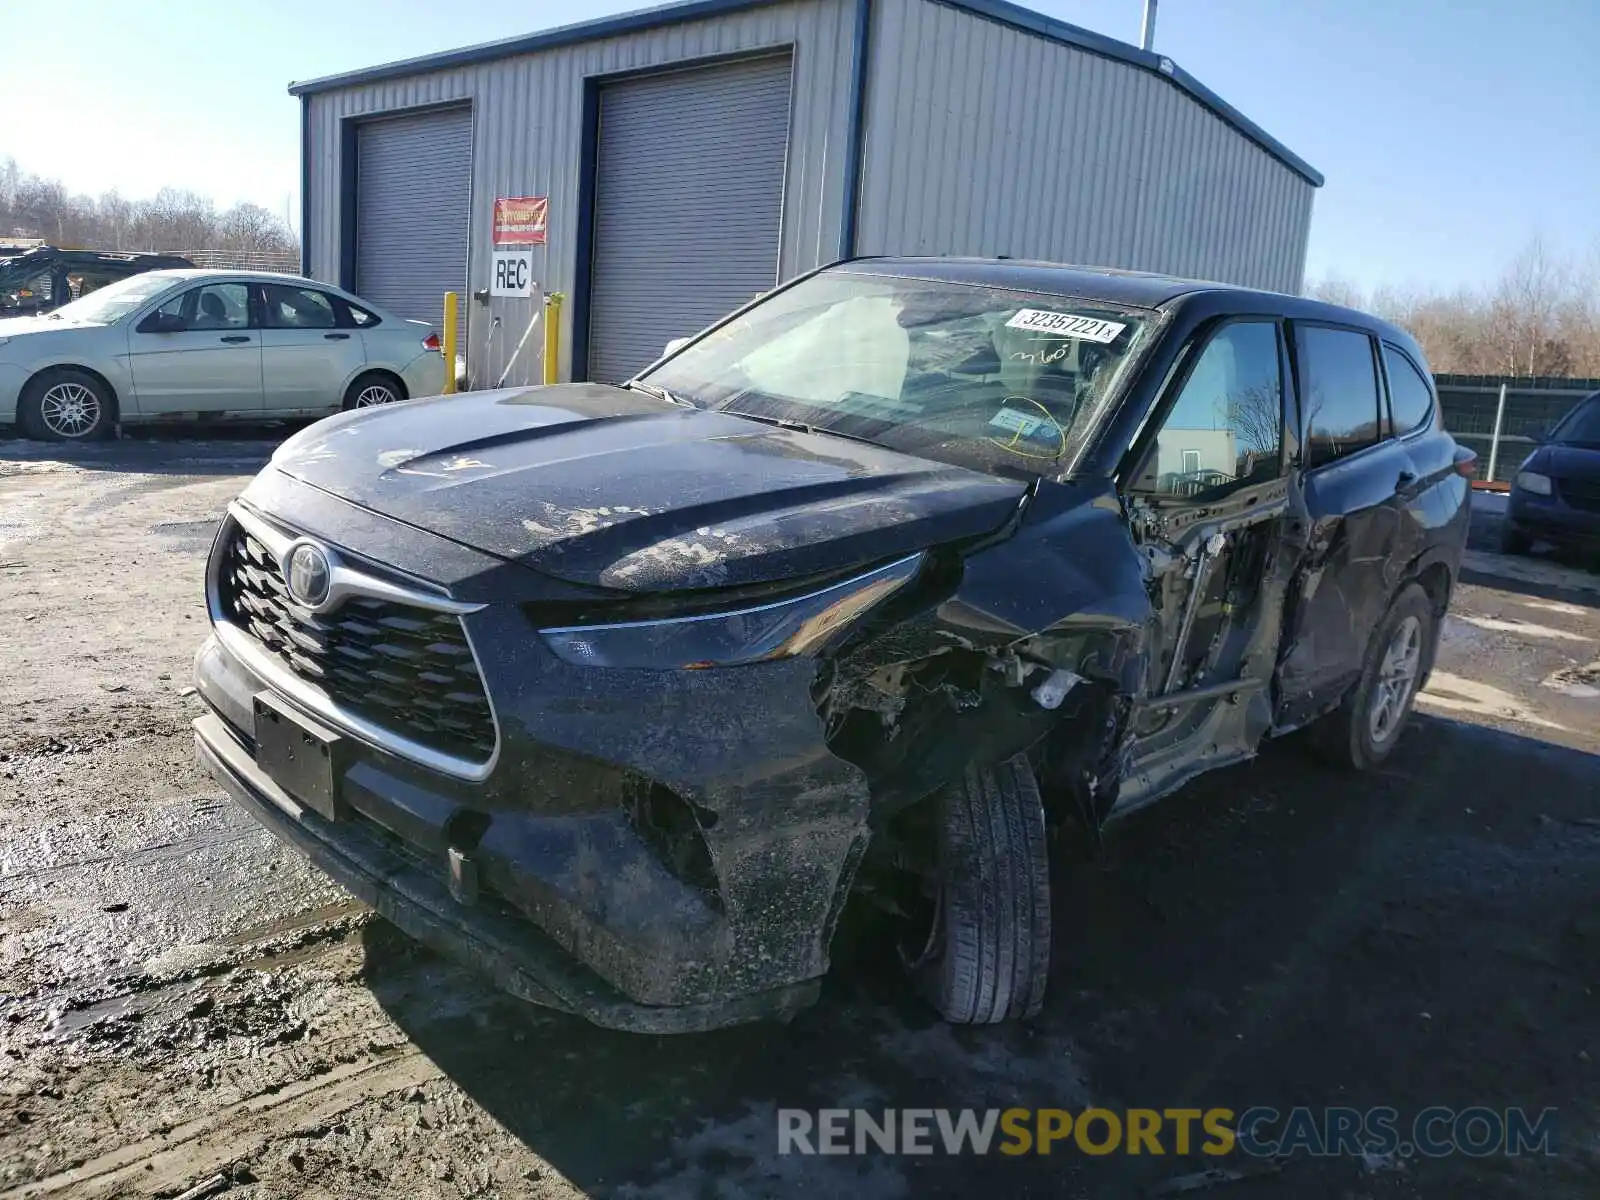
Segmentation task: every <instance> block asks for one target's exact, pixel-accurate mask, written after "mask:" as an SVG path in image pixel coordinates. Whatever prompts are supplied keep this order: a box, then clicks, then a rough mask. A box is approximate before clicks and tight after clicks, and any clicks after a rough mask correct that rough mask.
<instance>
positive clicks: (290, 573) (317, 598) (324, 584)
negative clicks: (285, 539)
mask: <svg viewBox="0 0 1600 1200" xmlns="http://www.w3.org/2000/svg"><path fill="white" fill-rule="evenodd" d="M283 578H284V582H285V583H287V584H288V586H289V596H290V598H291V599H292V600H293V601H294V602H295V603H296V604H301V605H304V606H305V607H306V608H320V607H321V606H322V605H324V604H326V603H327V602H328V591H329V589H330V588H331V587H332V585H333V566H332V564H331V563H329V561H328V552H327V551H326V550H324V549H323V548H322V547H321V546H318V545H317V544H316V543H315V542H300V543H298V544H297V545H295V546H293V547H291V548H290V550H289V553H288V555H287V556H285V558H284V560H283Z"/></svg>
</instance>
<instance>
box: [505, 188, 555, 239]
mask: <svg viewBox="0 0 1600 1200" xmlns="http://www.w3.org/2000/svg"><path fill="white" fill-rule="evenodd" d="M549 215H550V198H549V197H548V196H497V197H496V198H495V202H494V244H495V245H496V246H542V245H544V227H545V221H546V219H547V218H548V217H549Z"/></svg>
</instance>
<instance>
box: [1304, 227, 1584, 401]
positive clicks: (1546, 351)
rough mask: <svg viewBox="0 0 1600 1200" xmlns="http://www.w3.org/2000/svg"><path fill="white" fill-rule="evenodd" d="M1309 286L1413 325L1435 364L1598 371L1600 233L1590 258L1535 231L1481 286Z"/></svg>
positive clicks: (1451, 368)
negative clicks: (1366, 291) (1557, 248)
mask: <svg viewBox="0 0 1600 1200" xmlns="http://www.w3.org/2000/svg"><path fill="white" fill-rule="evenodd" d="M1306 294H1307V295H1309V296H1315V297H1317V298H1319V299H1325V300H1330V301H1333V302H1335V303H1341V304H1347V305H1349V306H1351V307H1355V308H1364V309H1366V310H1368V311H1370V312H1374V313H1377V314H1378V315H1379V316H1382V317H1385V318H1387V319H1388V320H1391V321H1393V322H1394V323H1395V324H1397V325H1400V326H1402V327H1404V328H1405V329H1408V330H1409V331H1410V332H1411V334H1412V336H1413V337H1415V338H1416V339H1417V341H1418V342H1419V343H1420V344H1421V346H1422V348H1423V351H1424V353H1426V354H1427V356H1428V361H1429V363H1430V364H1431V365H1432V367H1433V369H1434V370H1435V371H1440V372H1453V373H1460V374H1468V375H1511V376H1514V377H1518V376H1531V375H1558V376H1559V375H1568V374H1572V375H1579V376H1585V377H1600V241H1597V242H1596V244H1595V246H1594V247H1593V249H1592V250H1591V251H1590V253H1589V255H1588V256H1587V257H1586V258H1579V259H1572V258H1568V257H1565V256H1563V255H1561V254H1559V253H1556V252H1553V251H1551V250H1550V249H1549V248H1548V247H1547V246H1546V244H1545V243H1544V242H1543V241H1542V240H1541V239H1539V238H1537V237H1535V238H1532V239H1531V240H1530V241H1529V242H1528V243H1527V244H1526V245H1525V246H1524V247H1523V248H1522V250H1521V251H1520V252H1519V253H1518V254H1517V255H1516V256H1515V257H1514V258H1513V259H1512V260H1511V262H1510V263H1508V264H1507V266H1506V268H1505V270H1504V271H1503V272H1502V273H1501V275H1500V277H1499V278H1498V279H1496V280H1493V281H1492V282H1490V283H1488V284H1487V285H1486V286H1484V287H1482V288H1478V289H1473V288H1458V289H1456V290H1454V291H1440V290H1418V291H1408V290H1403V289H1397V288H1379V289H1378V290H1377V291H1375V292H1373V293H1372V295H1370V296H1365V295H1363V293H1362V292H1361V290H1360V289H1359V288H1358V287H1355V286H1354V285H1352V284H1350V283H1349V282H1348V281H1346V280H1343V279H1340V278H1338V277H1332V278H1329V279H1324V280H1320V281H1317V282H1314V283H1312V284H1310V285H1309V286H1308V287H1307V288H1306Z"/></svg>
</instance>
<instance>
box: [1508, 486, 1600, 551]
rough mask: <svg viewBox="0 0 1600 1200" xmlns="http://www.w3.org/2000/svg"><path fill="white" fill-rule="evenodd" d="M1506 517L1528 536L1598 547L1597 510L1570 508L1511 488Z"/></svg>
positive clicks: (1599, 521)
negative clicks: (1533, 497) (1534, 497)
mask: <svg viewBox="0 0 1600 1200" xmlns="http://www.w3.org/2000/svg"><path fill="white" fill-rule="evenodd" d="M1506 519H1507V520H1509V521H1510V522H1511V524H1512V526H1513V527H1514V528H1515V529H1517V530H1518V531H1520V532H1522V533H1525V534H1527V535H1528V536H1529V537H1535V538H1543V539H1544V540H1545V541H1548V542H1556V543H1559V544H1560V545H1563V546H1575V547H1583V548H1591V549H1592V548H1600V513H1594V512H1586V511H1584V510H1582V509H1577V508H1572V507H1571V506H1569V505H1567V504H1564V503H1562V502H1560V501H1556V500H1553V499H1551V500H1534V499H1531V498H1529V497H1528V496H1526V495H1525V494H1523V493H1521V492H1518V491H1513V492H1512V493H1511V502H1510V504H1509V505H1508V506H1507V508H1506Z"/></svg>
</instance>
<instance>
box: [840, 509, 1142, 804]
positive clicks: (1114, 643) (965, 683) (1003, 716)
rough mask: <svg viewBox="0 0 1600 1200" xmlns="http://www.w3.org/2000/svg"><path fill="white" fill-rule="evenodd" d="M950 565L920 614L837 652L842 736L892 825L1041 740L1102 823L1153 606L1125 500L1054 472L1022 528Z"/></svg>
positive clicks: (1052, 766) (1057, 790)
mask: <svg viewBox="0 0 1600 1200" xmlns="http://www.w3.org/2000/svg"><path fill="white" fill-rule="evenodd" d="M948 572H949V582H948V583H947V584H946V585H945V586H944V587H943V588H942V589H941V590H939V592H938V593H937V594H936V597H935V598H934V599H932V600H931V601H930V603H928V605H927V607H926V608H924V609H923V610H922V611H920V612H919V613H917V614H916V615H915V616H914V617H912V618H910V619H905V620H901V621H899V622H897V623H895V624H893V625H892V626H890V627H888V628H886V629H885V630H883V631H882V632H881V633H879V634H877V635H876V636H874V635H872V634H871V633H864V634H863V636H861V637H859V638H858V639H856V640H855V641H853V642H852V643H851V644H850V645H849V646H847V647H846V648H845V649H844V650H843V651H842V652H841V653H840V654H839V655H838V656H837V657H836V658H834V659H833V660H831V661H829V662H828V663H826V664H825V666H824V671H823V673H822V675H821V676H819V684H820V685H821V691H820V694H819V697H818V707H819V711H820V712H821V713H822V714H823V716H824V719H825V721H826V722H827V726H828V730H829V745H830V747H831V748H832V749H833V750H834V752H835V753H837V754H839V755H841V756H842V757H844V758H846V759H848V760H850V761H851V762H854V763H856V764H857V765H858V766H860V767H861V768H862V769H863V770H864V771H865V772H866V775H867V777H868V779H869V780H870V781H871V784H872V795H873V813H874V820H875V822H876V823H878V824H880V825H881V824H882V823H883V822H885V821H887V820H888V819H889V818H891V817H892V816H893V815H894V814H895V813H897V812H899V811H900V810H901V809H903V808H905V807H907V806H909V805H911V804H915V803H916V802H917V801H919V800H922V799H924V798H925V797H927V796H928V795H930V794H931V793H933V792H935V791H937V790H938V789H939V788H941V787H943V786H944V785H945V784H947V783H949V782H950V781H951V780H952V779H954V778H957V777H959V775H960V774H961V772H962V771H963V770H964V769H965V768H966V767H967V766H968V765H969V764H972V763H979V764H992V763H999V762H1003V761H1005V760H1006V759H1008V758H1010V757H1012V756H1013V755H1015V754H1018V753H1021V752H1023V751H1034V752H1035V757H1036V758H1037V759H1038V761H1039V763H1040V764H1041V765H1043V764H1046V763H1048V764H1049V770H1048V771H1041V774H1042V775H1044V776H1046V778H1045V792H1046V795H1047V798H1049V797H1051V796H1056V797H1058V802H1060V801H1059V797H1060V796H1061V793H1062V791H1063V790H1066V791H1067V792H1069V793H1070V794H1071V796H1072V798H1073V800H1074V801H1076V803H1077V804H1078V805H1080V806H1082V805H1085V804H1086V805H1087V811H1088V812H1090V813H1092V814H1094V819H1093V821H1092V824H1093V825H1094V826H1095V827H1098V823H1099V821H1100V820H1102V819H1103V818H1104V816H1105V814H1106V812H1108V811H1109V808H1110V806H1111V804H1112V803H1113V802H1114V798H1115V794H1116V788H1117V784H1118V781H1119V774H1118V772H1117V771H1116V770H1114V769H1113V770H1109V771H1108V770H1107V769H1106V767H1107V764H1108V763H1114V761H1115V755H1114V754H1109V753H1108V752H1107V751H1108V747H1114V746H1116V745H1117V744H1118V743H1119V742H1120V741H1121V739H1122V736H1123V732H1124V721H1125V717H1126V713H1127V712H1128V711H1129V710H1130V709H1131V703H1132V700H1133V699H1134V698H1135V697H1136V696H1137V695H1138V694H1139V692H1140V690H1141V688H1142V687H1143V686H1144V680H1145V676H1146V674H1147V671H1148V665H1149V664H1148V657H1147V654H1146V647H1145V642H1146V637H1147V630H1148V628H1149V625H1150V623H1151V621H1152V619H1153V610H1152V608H1151V604H1150V600H1149V596H1148V594H1147V591H1146V588H1145V580H1144V575H1143V571H1142V568H1141V564H1140V559H1139V556H1138V554H1137V553H1136V551H1135V548H1134V545H1133V542H1132V540H1131V539H1130V536H1129V531H1128V525H1127V522H1126V519H1125V518H1124V516H1123V512H1122V507H1121V504H1120V502H1119V501H1118V500H1117V498H1116V496H1115V494H1114V493H1113V492H1112V491H1111V490H1110V489H1109V487H1107V486H1105V485H1101V486H1100V487H1098V488H1095V487H1083V486H1071V485H1060V484H1050V483H1045V484H1042V485H1041V487H1040V489H1039V491H1038V493H1037V495H1036V496H1035V497H1034V498H1033V500H1032V502H1031V503H1030V504H1029V505H1028V507H1027V509H1026V510H1025V511H1024V513H1023V514H1022V519H1021V521H1020V523H1019V526H1018V528H1017V530H1016V532H1015V533H1014V535H1013V536H1012V537H1011V538H1010V539H1008V540H1007V541H1005V542H1003V543H1001V544H999V545H995V546H991V547H988V548H985V549H982V550H979V551H977V552H976V553H973V554H970V555H968V556H965V557H964V558H962V559H960V561H959V562H958V563H953V564H951V566H950V567H949V568H948ZM1019 579H1027V580H1028V581H1029V582H1030V586H1028V587H1025V588H1024V587H1018V586H1017V581H1018V580H1019ZM929 587H930V588H933V589H937V588H938V587H939V585H938V584H937V583H936V582H934V581H931V580H930V583H929ZM1114 714H1121V715H1120V716H1114ZM1085 729H1089V730H1092V731H1093V733H1092V736H1091V737H1089V738H1087V739H1085V737H1084V736H1083V731H1084V730H1085ZM1069 751H1070V752H1069ZM1052 784H1054V785H1055V786H1052Z"/></svg>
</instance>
